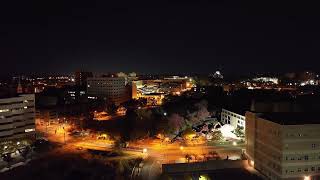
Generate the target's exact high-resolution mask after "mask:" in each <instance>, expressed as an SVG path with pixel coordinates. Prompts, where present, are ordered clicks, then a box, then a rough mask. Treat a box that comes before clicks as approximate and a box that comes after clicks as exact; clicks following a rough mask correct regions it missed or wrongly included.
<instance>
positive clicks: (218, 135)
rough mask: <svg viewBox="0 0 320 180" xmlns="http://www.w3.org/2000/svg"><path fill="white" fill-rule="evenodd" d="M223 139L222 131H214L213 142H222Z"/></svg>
mask: <svg viewBox="0 0 320 180" xmlns="http://www.w3.org/2000/svg"><path fill="white" fill-rule="evenodd" d="M222 138H223V136H222V133H221V131H214V132H213V133H212V140H215V141H220V140H221V139H222Z"/></svg>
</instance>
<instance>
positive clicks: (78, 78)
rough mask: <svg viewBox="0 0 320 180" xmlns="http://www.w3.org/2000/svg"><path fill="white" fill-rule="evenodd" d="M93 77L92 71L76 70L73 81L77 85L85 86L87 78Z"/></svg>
mask: <svg viewBox="0 0 320 180" xmlns="http://www.w3.org/2000/svg"><path fill="white" fill-rule="evenodd" d="M89 77H93V74H92V72H84V71H77V72H76V73H75V82H76V85H77V86H80V87H81V86H84V87H86V86H87V79H88V78H89Z"/></svg>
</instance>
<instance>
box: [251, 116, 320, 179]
mask: <svg viewBox="0 0 320 180" xmlns="http://www.w3.org/2000/svg"><path fill="white" fill-rule="evenodd" d="M246 142H247V144H246V155H247V157H248V160H249V163H250V164H251V165H252V166H254V168H255V169H257V170H258V171H259V172H261V173H262V174H263V175H265V176H266V177H267V178H268V179H305V180H307V179H308V180H311V179H319V177H320V118H319V113H301V112H290V113H286V112H275V113H255V112H247V113H246Z"/></svg>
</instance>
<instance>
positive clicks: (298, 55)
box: [0, 1, 320, 76]
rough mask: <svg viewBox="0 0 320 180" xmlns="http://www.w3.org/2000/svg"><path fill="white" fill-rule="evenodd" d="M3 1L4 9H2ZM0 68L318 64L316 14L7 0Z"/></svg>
mask: <svg viewBox="0 0 320 180" xmlns="http://www.w3.org/2000/svg"><path fill="white" fill-rule="evenodd" d="M3 7H4V9H2V8H3ZM2 8H1V15H2V18H1V20H2V22H3V23H1V25H0V27H1V30H0V31H1V35H0V37H1V39H2V40H1V42H0V52H1V56H0V58H1V62H2V64H3V66H1V68H0V70H1V73H0V75H2V76H4V75H7V74H15V73H16V72H19V73H28V74H30V73H43V72H57V73H67V72H73V71H75V70H78V69H85V70H88V71H104V72H119V71H124V72H130V71H135V72H139V73H142V72H145V73H178V72H190V73H210V72H214V71H215V70H217V69H219V70H221V71H222V72H224V73H226V74H234V73H236V74H248V72H252V70H255V71H256V72H290V71H303V70H313V71H318V70H319V69H318V68H317V66H318V65H319V62H318V61H317V60H318V58H319V55H318V53H317V48H318V47H319V45H318V43H317V42H318V40H319V39H320V36H319V35H318V33H317V31H318V30H319V29H320V28H319V26H318V25H317V24H316V23H312V22H316V21H317V19H318V18H319V14H318V13H317V12H316V9H314V8H312V6H310V4H304V3H301V4H295V3H294V2H291V3H290V5H287V4H286V3H285V2H278V3H277V4H273V3H272V2H270V3H268V4H264V3H262V2H254V3H241V2H236V1H235V2H233V1H221V2H206V1H201V2H191V1H186V2H183V3H182V2H178V1H171V2H134V3H133V2H131V3H130V2H127V3H117V2H102V1H101V2H100V1H90V2H87V1H69V2H62V1H61V2H59V1H56V2H54V3H48V2H36V1H33V2H31V3H29V2H21V4H20V6H19V7H16V5H15V4H13V3H12V2H6V6H2Z"/></svg>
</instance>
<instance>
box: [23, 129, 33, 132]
mask: <svg viewBox="0 0 320 180" xmlns="http://www.w3.org/2000/svg"><path fill="white" fill-rule="evenodd" d="M33 131H35V129H34V128H32V129H25V130H24V132H33Z"/></svg>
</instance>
